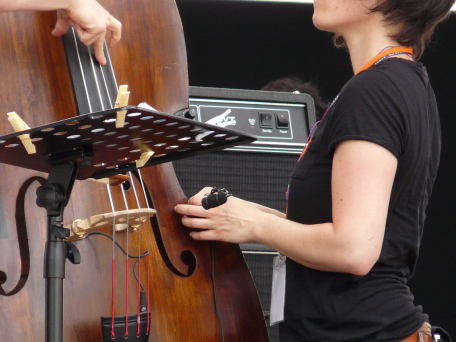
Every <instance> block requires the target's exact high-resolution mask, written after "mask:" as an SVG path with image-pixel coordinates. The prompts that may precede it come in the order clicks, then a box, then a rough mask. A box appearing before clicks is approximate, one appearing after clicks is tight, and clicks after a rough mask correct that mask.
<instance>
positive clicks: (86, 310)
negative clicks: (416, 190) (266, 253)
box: [0, 0, 268, 342]
mask: <svg viewBox="0 0 456 342" xmlns="http://www.w3.org/2000/svg"><path fill="white" fill-rule="evenodd" d="M102 4H103V5H104V6H105V7H106V8H107V9H109V11H110V12H111V13H112V14H113V15H114V16H116V17H117V18H119V19H121V21H122V23H123V39H122V42H121V43H120V44H119V45H118V46H116V47H115V48H114V49H113V51H111V58H112V63H113V65H114V68H115V74H116V77H117V81H118V83H119V84H128V85H129V88H130V89H131V91H132V94H131V98H130V103H133V104H136V103H139V102H142V101H145V102H148V103H150V104H151V105H153V106H154V107H155V108H157V109H158V110H160V111H163V112H167V113H174V112H176V111H178V110H181V109H183V108H186V107H187V106H188V77H187V61H186V52H185V42H184V36H183V32H182V26H181V22H180V18H179V14H178V12H177V8H176V5H175V3H174V1H172V0H160V1H154V2H150V1H147V0H135V1H131V0H109V1H102ZM54 23H55V17H54V14H53V13H3V14H0V31H1V32H2V35H1V37H0V75H1V76H2V80H1V81H0V94H1V95H0V113H7V112H10V111H16V112H17V113H18V114H19V115H21V117H22V118H23V119H24V120H25V121H26V122H27V123H28V124H29V125H30V126H32V127H33V126H38V125H42V124H45V123H48V122H52V121H57V120H61V119H64V118H67V117H70V116H73V115H75V114H76V113H77V106H76V104H75V100H74V97H73V87H72V84H71V79H70V76H69V72H68V68H67V66H66V63H65V53H64V50H63V45H62V43H61V41H60V40H58V39H56V38H54V37H52V36H51V34H50V31H51V27H52V26H53V25H54ZM10 131H11V129H10V128H9V127H8V123H7V120H6V119H3V120H0V132H1V133H4V134H6V133H8V132H10ZM19 148H21V147H19ZM0 153H1V152H0ZM0 174H1V181H0V253H1V257H0V334H1V336H2V341H11V342H16V341H18V342H19V341H21V342H22V341H24V342H29V341H30V342H31V341H34V342H35V341H37V342H39V341H44V323H45V322H44V293H45V292H44V279H43V250H44V244H45V241H46V212H45V211H44V210H42V209H41V208H38V207H37V206H36V204H35V199H36V196H35V191H36V188H37V187H38V186H39V185H40V183H42V182H43V181H44V179H45V178H46V177H47V175H45V174H41V173H37V172H34V171H31V170H26V169H21V168H16V167H12V166H8V165H3V164H2V165H0ZM142 176H143V179H144V183H145V185H146V187H147V188H148V192H149V194H150V197H151V200H152V202H153V205H154V207H155V209H157V211H158V214H157V217H156V219H153V220H151V222H147V223H145V224H144V225H142V226H141V227H140V228H139V229H137V230H135V231H132V232H131V233H130V235H129V246H130V247H129V251H130V253H131V254H141V253H144V252H145V251H148V252H149V253H150V254H149V255H148V256H147V257H145V258H143V259H142V260H141V262H140V266H139V267H140V274H141V284H142V285H143V286H145V287H147V288H148V292H149V294H150V298H149V303H150V304H149V310H150V319H151V321H150V322H151V328H150V338H149V341H173V342H174V341H227V342H228V341H249V342H252V341H267V339H268V337H267V333H266V329H265V325H264V319H263V316H262V312H261V308H260V305H259V302H258V298H257V294H256V291H255V288H254V286H253V283H252V281H251V277H250V274H249V272H248V270H247V268H246V266H245V263H244V262H243V260H242V255H241V253H240V251H239V249H238V248H237V246H233V245H226V244H222V243H206V242H195V241H193V240H191V239H190V238H189V236H188V232H187V230H186V229H185V228H183V227H182V226H181V224H180V220H179V217H177V216H176V215H175V214H174V211H173V207H174V205H175V204H177V203H182V202H184V201H185V200H186V198H185V195H184V194H183V192H182V190H181V188H180V186H179V183H178V181H177V179H176V177H175V174H174V170H173V168H172V165H171V164H164V165H159V166H155V167H151V168H147V169H143V170H142ZM138 184H139V183H137V184H136V187H137V189H139V188H140V187H139V185H138ZM112 194H113V202H114V204H115V207H116V210H123V209H125V208H124V203H123V199H122V194H121V191H120V188H118V187H117V188H116V187H112ZM126 195H127V202H128V205H129V207H130V208H135V207H136V206H137V203H136V200H135V196H134V195H133V192H132V189H130V190H127V193H126ZM139 197H140V202H141V203H140V205H141V206H143V207H145V206H147V203H146V199H145V198H144V196H139ZM111 210H112V208H111V206H110V204H109V196H108V193H107V191H106V187H105V186H104V185H102V184H99V183H95V182H91V181H77V182H76V184H75V186H74V190H73V193H72V197H71V200H70V202H69V204H68V206H67V207H66V209H65V221H66V222H71V221H72V220H74V219H77V218H86V217H90V216H92V215H97V214H100V213H106V212H110V211H111ZM125 235H126V234H122V233H119V234H116V239H117V241H118V242H119V244H121V245H123V246H125V245H126V243H127V241H126V236H125ZM76 245H77V247H78V248H79V250H80V252H81V257H82V263H81V264H80V265H73V264H70V263H67V264H66V278H65V280H64V294H65V297H64V341H65V342H94V341H101V340H102V338H101V328H100V317H102V316H110V314H111V300H112V299H111V259H112V250H113V248H112V243H111V241H110V240H108V239H106V238H104V237H101V236H93V237H91V238H89V239H83V240H81V241H78V242H76ZM114 253H115V255H114V257H115V260H116V270H115V279H114V282H115V291H114V304H115V314H116V315H118V316H122V315H125V314H126V313H128V314H135V313H136V312H137V306H138V302H137V300H136V298H137V295H138V288H137V285H136V284H137V283H136V280H135V277H134V275H133V272H132V271H131V269H132V267H133V266H132V265H133V261H129V263H130V271H129V272H127V273H126V272H125V269H126V262H125V255H124V254H123V253H121V252H120V251H119V250H118V249H117V248H116V249H115V252H114ZM125 275H126V276H127V278H126V279H125ZM127 281H128V283H129V297H130V300H129V302H128V304H127V302H126V300H125V295H126V290H125V283H126V282H127ZM127 305H128V308H127V307H126V306H127Z"/></svg>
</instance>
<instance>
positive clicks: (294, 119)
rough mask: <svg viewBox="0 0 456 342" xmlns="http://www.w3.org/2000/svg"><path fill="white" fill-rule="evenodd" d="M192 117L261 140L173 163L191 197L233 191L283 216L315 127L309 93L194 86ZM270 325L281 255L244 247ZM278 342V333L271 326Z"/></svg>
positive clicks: (254, 247)
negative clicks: (276, 258)
mask: <svg viewBox="0 0 456 342" xmlns="http://www.w3.org/2000/svg"><path fill="white" fill-rule="evenodd" d="M190 109H191V111H190V115H191V117H193V118H194V119H196V120H200V121H204V122H210V123H213V124H216V125H220V126H223V127H227V128H232V129H235V130H240V131H244V132H248V133H250V134H255V135H257V136H258V139H257V141H256V142H254V143H252V144H249V145H246V146H236V147H233V148H229V149H226V150H223V151H218V152H211V153H207V154H202V155H197V156H195V157H192V158H187V159H182V160H177V161H175V162H173V164H174V169H175V170H176V174H177V176H178V178H179V181H180V183H181V185H182V188H183V190H184V192H185V193H186V195H187V196H192V195H193V194H195V193H196V192H198V191H199V190H201V188H203V187H204V186H211V187H212V186H215V187H223V188H227V189H229V191H230V192H231V193H232V194H233V195H234V196H237V197H240V198H242V199H245V200H248V201H253V202H256V203H260V204H262V205H265V206H268V207H271V208H274V209H277V210H280V211H284V210H285V205H286V203H285V191H286V189H287V186H288V180H289V177H290V175H291V172H292V171H293V168H294V166H295V164H296V161H297V158H298V156H299V154H300V152H301V150H302V148H303V147H304V146H305V141H306V139H307V136H308V133H309V127H311V125H312V124H313V123H314V122H315V109H314V103H313V99H312V98H311V97H310V96H309V95H307V94H290V93H279V92H265V91H248V90H232V89H221V88H201V87H190ZM240 247H241V250H242V252H243V255H244V258H245V260H246V263H247V265H248V267H249V269H250V272H251V274H252V277H253V280H254V282H255V285H256V287H257V290H258V293H259V296H260V301H261V305H262V307H263V312H264V315H265V319H266V321H267V323H269V307H270V298H271V285H272V266H273V263H272V261H273V257H274V256H275V255H277V252H276V251H273V250H271V249H269V248H268V247H266V246H263V245H260V244H241V246H240ZM269 333H270V337H271V341H273V342H278V341H279V337H278V328H277V327H272V328H271V327H269Z"/></svg>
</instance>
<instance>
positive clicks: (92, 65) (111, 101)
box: [71, 28, 150, 338]
mask: <svg viewBox="0 0 456 342" xmlns="http://www.w3.org/2000/svg"><path fill="white" fill-rule="evenodd" d="M71 30H72V36H73V39H74V43H75V47H76V54H77V58H78V65H79V68H80V72H81V76H82V80H83V85H84V92H85V96H86V98H87V102H88V106H89V110H90V112H93V107H92V99H91V97H90V94H89V91H88V87H87V81H86V75H85V72H84V67H83V65H82V60H81V55H80V49H79V44H78V41H77V37H76V33H75V30H74V28H71ZM103 50H104V53H105V55H106V56H107V66H106V67H103V66H102V65H101V64H99V63H97V64H95V63H94V61H93V58H92V52H91V48H90V47H87V50H86V51H87V54H88V55H89V60H90V69H91V70H90V71H91V72H89V73H88V74H89V75H90V73H91V74H92V75H93V79H94V81H95V84H96V90H97V91H96V92H97V95H98V98H99V101H100V104H101V108H102V110H105V109H106V108H105V105H104V103H105V101H104V99H103V95H102V92H101V89H100V84H101V86H102V87H104V90H105V91H106V94H107V96H108V99H107V102H108V103H109V104H110V107H111V109H112V108H114V105H115V95H114V94H113V93H112V91H110V89H109V86H108V83H107V76H106V75H105V71H104V69H105V68H109V72H108V73H107V74H108V76H111V77H112V81H113V83H114V85H115V87H116V89H118V84H117V79H116V77H115V73H114V70H113V66H112V60H111V56H110V53H109V49H108V48H107V46H106V43H103ZM96 65H97V66H98V68H99V71H100V74H101V77H102V80H101V81H100V80H99V79H98V75H97V72H96V69H95V68H96ZM129 178H130V182H131V184H132V186H133V191H134V195H135V199H136V203H137V205H138V209H140V208H141V205H140V203H139V198H138V194H137V191H136V187H135V184H134V180H133V177H132V175H131V172H129ZM140 180H141V190H142V191H143V195H144V198H145V199H146V204H147V208H148V209H150V205H149V200H148V198H147V196H146V193H145V187H144V182H143V180H142V176H141V174H140ZM120 187H121V190H122V197H123V200H124V204H125V208H126V210H127V236H126V240H127V248H126V250H127V255H128V254H129V232H128V231H129V227H130V217H129V208H128V202H127V199H126V194H125V189H124V187H123V185H122V184H120ZM106 191H107V193H108V197H109V202H110V205H111V209H112V214H113V219H112V236H113V242H112V266H111V267H112V270H111V278H112V286H111V291H112V299H111V337H112V338H115V331H114V317H115V304H114V297H115V268H116V266H115V264H116V262H115V242H116V229H115V226H116V215H117V211H116V209H115V207H114V201H113V196H112V192H111V189H110V185H109V184H107V185H106ZM148 215H149V221H150V214H148ZM138 255H139V244H138ZM140 261H141V258H140V259H139V262H138V318H137V320H138V330H137V334H139V323H140V291H139V289H140V285H141V284H140V269H141V268H140V264H139V263H140ZM125 267H126V276H125V279H126V280H125V287H126V289H125V293H126V295H125V303H126V304H125V311H126V313H125V319H126V325H125V337H128V324H127V322H128V272H129V263H128V257H127V258H126V265H125ZM147 278H148V279H147V292H149V276H147ZM146 296H147V310H149V307H150V306H149V294H148V293H146ZM149 330H150V321H149V314H147V334H148V333H149Z"/></svg>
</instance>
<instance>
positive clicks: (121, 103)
mask: <svg viewBox="0 0 456 342" xmlns="http://www.w3.org/2000/svg"><path fill="white" fill-rule="evenodd" d="M129 97H130V92H129V91H128V85H121V86H119V91H118V92H117V98H116V104H115V105H114V108H120V107H125V106H127V105H128V98H129ZM126 114H127V111H126V110H122V111H119V112H117V118H116V128H122V127H123V126H124V125H125V116H126Z"/></svg>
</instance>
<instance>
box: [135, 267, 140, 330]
mask: <svg viewBox="0 0 456 342" xmlns="http://www.w3.org/2000/svg"><path fill="white" fill-rule="evenodd" d="M140 314H141V259H138V317H137V319H136V323H137V324H136V336H139V334H140V333H141V326H140V323H141V317H140Z"/></svg>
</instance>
